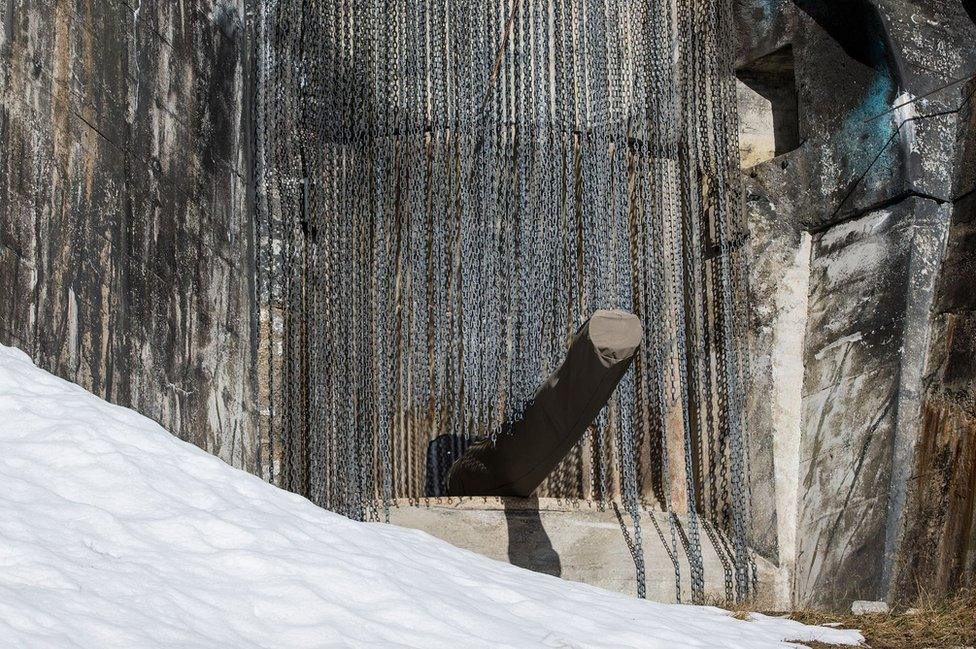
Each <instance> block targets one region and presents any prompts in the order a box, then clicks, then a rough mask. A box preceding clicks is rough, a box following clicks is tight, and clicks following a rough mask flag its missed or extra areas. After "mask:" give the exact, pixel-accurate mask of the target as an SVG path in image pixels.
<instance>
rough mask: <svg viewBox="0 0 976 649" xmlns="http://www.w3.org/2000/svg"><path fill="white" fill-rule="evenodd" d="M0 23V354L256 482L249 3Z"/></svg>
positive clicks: (6, 1) (120, 1) (18, 3)
mask: <svg viewBox="0 0 976 649" xmlns="http://www.w3.org/2000/svg"><path fill="white" fill-rule="evenodd" d="M0 11H2V16H0V25H2V29H0V342H2V343H4V344H8V345H16V346H17V347H20V348H21V349H23V350H24V351H26V352H27V353H29V354H30V355H31V356H32V357H33V358H34V359H35V361H36V362H38V364H39V365H40V366H41V367H43V368H45V369H47V370H50V371H53V372H55V373H56V374H58V375H60V376H62V377H65V378H67V379H70V380H72V381H76V382H78V383H80V384H81V385H83V386H84V387H86V388H88V389H90V390H92V391H93V392H95V393H96V394H98V395H100V396H103V397H105V398H107V399H109V400H110V401H113V402H115V403H118V404H121V405H124V406H131V407H133V408H135V409H137V410H138V411H140V412H142V413H143V414H146V415H148V416H150V417H152V418H154V419H156V420H157V421H159V422H160V423H162V424H163V425H164V426H165V427H166V428H168V429H169V430H171V431H173V432H174V433H176V434H178V435H179V436H180V437H181V438H183V439H187V440H190V441H192V442H194V443H195V444H197V445H199V446H201V447H203V448H205V449H207V450H209V451H211V452H213V453H215V454H217V455H219V456H220V457H222V458H223V459H225V460H227V461H228V462H230V463H231V464H234V465H235V466H239V467H243V468H246V469H249V470H252V471H258V470H259V466H258V464H259V458H258V457H257V454H256V448H257V445H256V443H255V438H256V430H257V425H256V421H257V415H256V413H257V410H256V405H255V401H256V399H255V388H254V386H255V380H254V369H253V368H254V355H255V351H254V349H255V344H256V343H255V339H256V336H255V335H254V334H255V315H254V313H255V308H254V304H253V302H254V300H253V298H252V296H253V294H254V291H253V286H252V281H253V280H252V277H253V270H252V267H253V264H252V261H251V259H252V254H251V248H252V242H251V224H250V218H249V216H248V212H247V210H246V209H245V199H246V186H247V185H246V178H245V175H246V174H245V172H244V165H245V155H244V153H245V150H246V147H245V146H244V145H245V143H246V142H245V138H244V136H243V134H244V133H245V129H244V126H243V120H242V107H243V106H244V102H243V97H244V82H245V75H244V62H245V56H244V52H245V47H244V44H243V31H242V29H241V25H242V13H241V11H242V6H241V3H240V1H239V0H236V1H234V2H230V1H226V0H221V1H220V2H216V1H214V0H179V1H177V0H173V1H168V0H131V1H130V0H2V1H0Z"/></svg>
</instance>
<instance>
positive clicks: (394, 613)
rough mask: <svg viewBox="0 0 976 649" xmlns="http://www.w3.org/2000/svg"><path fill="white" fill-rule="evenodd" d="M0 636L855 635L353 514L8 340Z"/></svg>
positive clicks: (19, 641) (392, 643)
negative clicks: (293, 489)
mask: <svg viewBox="0 0 976 649" xmlns="http://www.w3.org/2000/svg"><path fill="white" fill-rule="evenodd" d="M0 489H2V496H0V646H3V647H31V648H41V647H86V648H88V647H92V648H96V647H97V648H102V647H140V648H142V647H207V648H212V647H235V648H237V647H286V648H293V647H327V646H354V647H363V646H372V647H425V648H426V647H450V648H452V649H454V648H458V647H615V648H616V647H661V648H669V649H673V648H677V647H730V648H732V647H742V648H762V647H770V648H772V647H783V646H788V645H786V644H785V643H783V642H782V641H783V640H784V639H792V640H813V639H820V640H823V641H828V642H838V643H842V642H847V643H856V642H858V641H860V640H861V637H860V635H859V634H857V633H856V632H852V631H840V630H836V629H827V628H818V627H808V626H803V625H801V624H798V623H796V622H791V621H786V620H779V619H776V618H767V617H762V616H757V617H755V618H754V619H753V620H751V621H746V622H744V621H739V620H736V619H734V618H732V617H730V616H729V615H728V614H727V613H726V612H725V611H722V610H720V609H717V608H705V607H691V606H673V605H663V604H654V603H650V602H645V601H640V600H637V599H630V598H627V597H624V596H621V595H617V594H613V593H609V592H605V591H602V590H599V589H596V588H592V587H589V586H586V585H583V584H576V583H571V582H566V581H562V580H560V579H557V578H554V577H549V576H545V575H540V574H535V573H531V572H528V571H524V570H521V569H519V568H515V567H512V566H509V565H507V564H502V563H498V562H495V561H492V560H489V559H486V558H483V557H480V556H478V555H475V554H473V553H470V552H466V551H463V550H459V549H457V548H455V547H453V546H450V545H448V544H446V543H443V542H441V541H438V540H436V539H434V538H432V537H430V536H428V535H426V534H423V533H420V532H416V531H412V530H406V529H400V528H396V527H392V526H388V525H379V524H362V523H356V522H353V521H350V520H348V519H345V518H342V517H340V516H337V515H335V514H332V513H330V512H327V511H324V510H322V509H319V508H318V507H315V506H314V505H312V504H311V503H310V502H308V501H307V500H305V499H303V498H301V497H299V496H296V495H293V494H290V493H287V492H285V491H282V490H280V489H277V488H275V487H272V486H270V485H268V484H266V483H264V482H262V481H261V480H260V479H258V478H256V477H254V476H251V475H248V474H246V473H244V472H242V471H238V470H236V469H233V468H231V467H230V466H227V465H226V464H224V463H223V462H222V461H220V460H219V459H217V458H215V457H212V456H210V455H208V454H207V453H205V452H204V451H202V450H199V449H197V448H196V447H194V446H191V445H190V444H187V443H184V442H182V441H180V440H178V439H176V438H175V437H173V436H171V435H169V434H168V433H167V432H166V431H164V430H163V429H162V428H161V427H160V426H159V425H157V424H156V423H154V422H152V421H151V420H149V419H146V418H145V417H142V416H141V415H139V414H137V413H135V412H133V411H131V410H127V409H125V408H120V407H117V406H113V405H110V404H108V403H106V402H104V401H102V400H100V399H98V398H96V397H94V396H93V395H91V394H89V393H87V392H86V391H84V390H83V389H81V388H80V387H78V386H76V385H73V384H71V383H68V382H66V381H63V380H61V379H58V378H56V377H54V376H52V375H50V374H48V373H47V372H44V371H42V370H39V369H37V368H36V367H35V366H34V365H33V364H32V363H31V362H30V360H29V359H28V358H27V356H26V355H24V354H23V353H21V352H19V351H18V350H15V349H11V348H8V347H2V346H0Z"/></svg>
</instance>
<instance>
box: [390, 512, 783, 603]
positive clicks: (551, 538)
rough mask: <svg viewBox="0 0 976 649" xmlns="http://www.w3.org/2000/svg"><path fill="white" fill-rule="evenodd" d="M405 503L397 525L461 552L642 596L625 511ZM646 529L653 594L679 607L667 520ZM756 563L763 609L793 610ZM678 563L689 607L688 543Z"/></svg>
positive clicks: (717, 594) (718, 584) (712, 572)
mask: <svg viewBox="0 0 976 649" xmlns="http://www.w3.org/2000/svg"><path fill="white" fill-rule="evenodd" d="M397 505H398V506H397V507H395V508H393V509H391V511H390V522H391V523H393V524H395V525H400V526H402V527H409V528H414V529H418V530H423V531H425V532H427V533H428V534H431V535H433V536H436V537H437V538H440V539H443V540H445V541H447V542H449V543H451V544H453V545H456V546H458V547H461V548H465V549H468V550H471V551H473V552H477V553H479V554H482V555H484V556H487V557H491V558H492V559H497V560H499V561H507V562H509V563H512V564H514V565H517V566H521V567H523V568H528V569H530V570H535V571H537V572H542V573H546V574H551V575H555V576H559V577H562V578H564V579H569V580H571V581H579V582H583V583H587V584H591V585H594V586H599V587H600V588H605V589H607V590H612V591H617V592H620V593H624V594H627V595H635V594H636V592H637V581H636V572H635V568H634V559H633V555H632V554H631V552H630V549H629V548H628V544H627V539H626V538H625V536H624V532H623V530H622V529H621V524H620V520H621V519H622V520H623V522H624V523H625V524H626V525H627V530H628V534H632V530H631V526H630V517H629V516H628V515H627V514H626V512H624V510H623V508H619V509H616V508H614V507H613V506H612V505H608V506H606V508H604V509H603V510H601V509H600V507H599V506H597V505H596V504H595V503H587V502H581V501H563V500H556V499H551V498H543V499H522V498H483V497H476V498H430V499H423V500H419V501H400V502H399V503H398V504H397ZM618 512H619V516H620V518H618ZM655 523H656V525H655ZM681 524H682V526H683V527H684V528H685V530H687V523H686V521H685V520H683V519H682V521H681ZM641 531H642V537H643V545H644V561H645V566H646V567H645V570H646V575H647V577H646V584H647V597H648V599H653V600H656V601H661V602H674V601H676V589H675V566H674V562H673V561H672V559H671V557H670V556H669V552H668V550H670V548H671V531H670V528H669V526H668V518H667V515H666V514H665V513H664V512H661V511H656V510H650V509H645V510H644V511H643V513H642V516H641ZM701 541H702V555H703V560H704V573H705V592H706V598H707V600H708V601H709V603H721V602H723V601H724V600H725V577H726V569H725V567H724V566H723V564H722V560H721V559H720V558H719V554H718V553H717V552H716V550H715V548H714V547H713V545H712V543H711V542H710V541H709V538H708V536H707V535H706V534H704V533H702V535H701ZM665 543H667V545H665ZM755 561H756V576H757V584H758V589H757V598H756V599H757V602H756V603H757V605H761V606H764V607H771V608H778V607H780V606H784V605H788V592H789V591H788V588H787V586H788V584H787V583H786V581H787V580H786V578H785V577H784V576H783V575H784V573H782V572H781V571H780V570H779V569H777V567H776V566H774V565H773V564H772V563H770V562H769V561H767V560H766V559H763V558H762V557H755ZM678 565H679V568H680V575H681V592H682V600H683V601H685V602H689V601H690V598H691V586H690V582H689V575H690V569H689V564H688V559H687V556H686V554H685V552H684V549H683V548H682V546H681V541H680V539H679V541H678ZM729 569H730V570H731V567H730V568H729ZM784 597H785V598H786V601H785V602H784V601H783V599H784Z"/></svg>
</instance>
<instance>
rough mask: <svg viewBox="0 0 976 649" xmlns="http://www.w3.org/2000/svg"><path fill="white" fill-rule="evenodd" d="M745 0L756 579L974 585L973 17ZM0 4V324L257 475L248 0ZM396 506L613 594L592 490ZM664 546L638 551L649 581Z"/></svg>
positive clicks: (797, 591) (897, 2)
mask: <svg viewBox="0 0 976 649" xmlns="http://www.w3.org/2000/svg"><path fill="white" fill-rule="evenodd" d="M841 5H843V6H842V7H841ZM855 5H856V6H855ZM736 10H737V13H738V23H739V32H740V33H739V48H740V49H739V57H738V58H739V64H740V70H741V73H740V78H741V79H742V81H743V89H742V92H741V93H740V96H741V97H743V101H744V102H745V101H749V102H751V106H752V107H753V108H754V109H755V110H754V111H753V112H752V113H749V114H750V115H751V116H752V117H754V118H755V119H752V120H743V121H744V122H746V125H747V126H748V127H749V128H751V129H752V131H751V132H747V133H745V135H746V136H747V137H743V141H744V142H745V143H746V144H749V145H750V146H751V151H749V152H747V155H744V160H745V162H744V166H745V167H746V169H745V174H746V189H747V191H746V205H745V207H746V210H747V214H748V219H749V228H750V234H751V237H750V245H751V247H752V265H751V283H752V287H751V288H752V292H753V296H752V298H753V304H752V312H751V321H750V327H751V331H752V336H753V340H752V350H753V353H752V363H751V364H752V368H753V378H752V385H751V386H750V393H751V395H752V396H751V399H750V404H749V408H750V419H751V424H752V433H751V435H752V441H751V446H750V465H751V469H752V502H753V509H754V512H753V521H752V532H751V535H752V545H753V548H754V549H755V550H756V551H757V552H758V553H759V554H760V555H761V557H762V560H761V562H760V582H761V584H762V588H763V589H764V592H765V593H766V595H767V596H768V598H769V599H772V600H773V601H775V602H776V603H778V604H780V605H789V604H791V603H795V604H798V605H822V606H828V607H843V606H845V605H846V604H847V603H848V602H849V601H850V600H851V599H877V598H883V597H894V596H910V595H911V594H912V592H913V590H914V589H915V588H916V585H917V584H918V583H922V584H923V585H925V586H926V587H928V588H932V589H935V590H938V589H944V590H949V589H951V588H955V587H959V586H963V585H966V584H967V583H968V582H967V580H968V581H969V582H971V580H972V575H973V574H974V570H976V550H974V547H976V542H974V538H976V516H974V494H976V484H974V481H976V444H974V441H973V440H974V439H976V423H974V422H976V408H974V405H973V404H974V398H976V397H974V394H973V385H974V379H976V365H974V362H973V358H974V355H976V342H974V341H976V320H974V316H973V312H974V309H976V304H974V301H973V300H974V298H973V296H974V294H976V291H974V290H973V277H974V268H973V263H974V261H973V260H974V259H976V237H974V234H973V232H974V230H973V228H974V226H973V221H974V214H976V212H974V209H976V208H974V205H976V203H974V198H973V196H974V191H973V190H974V187H976V177H974V172H973V169H974V164H976V162H974V161H976V155H974V150H976V144H974V140H973V133H974V132H976V123H974V121H973V115H974V110H973V102H972V97H973V92H974V88H976V86H974V85H973V83H972V82H970V83H968V84H952V82H953V81H954V80H956V79H960V78H964V77H965V76H966V75H967V74H972V72H973V70H974V69H976V53H974V52H973V50H972V47H971V44H972V43H973V42H976V28H974V23H973V21H974V16H976V9H974V8H973V5H972V3H971V2H969V1H968V0H951V1H948V2H923V1H921V0H872V1H871V2H868V1H867V0H865V1H864V2H858V3H840V2H830V1H827V0H822V1H816V0H738V1H737V3H736ZM2 11H3V13H2V21H0V22H2V27H3V29H2V31H0V94H2V97H3V99H2V106H0V342H2V343H3V344H13V345H16V346H18V347H20V348H22V349H24V350H25V351H27V352H28V353H30V354H31V355H32V356H33V357H34V358H35V360H37V361H38V363H39V364H40V365H41V366H42V367H44V368H45V369H49V370H51V371H54V372H56V373H57V374H59V375H61V376H63V377H65V378H68V379H70V380H73V381H77V382H78V383H80V384H82V385H83V386H85V387H86V388H88V389H90V390H92V391H93V392H95V393H97V394H99V395H101V396H104V397H106V398H108V399H109V400H111V401H113V402H115V403H119V404H121V405H125V406H130V407H133V408H135V409H137V410H139V411H140V412H142V413H144V414H146V415H148V416H150V417H153V418H154V419H156V420H158V421H160V422H161V423H162V424H163V425H164V426H166V427H167V428H168V429H169V430H171V431H173V432H174V433H176V434H178V435H179V436H180V437H182V438H184V439H187V440H190V441H192V442H193V443H195V444H197V445H199V446H201V447H203V448H205V449H207V450H209V451H211V452H213V453H215V454H216V455H219V456H220V457H222V458H223V459H225V460H226V461H228V462H230V463H231V464H233V465H235V466H238V467H241V468H244V469H247V470H249V471H252V472H254V473H258V474H264V467H263V466H262V457H261V453H260V449H261V444H260V434H259V428H260V426H259V424H260V419H261V412H260V404H261V398H260V397H261V395H260V391H259V380H258V373H259V372H260V371H261V370H260V369H259V368H261V367H262V359H261V358H259V354H258V350H259V349H263V348H264V346H263V345H261V344H259V338H260V333H259V332H260V331H261V329H260V327H259V316H258V313H259V308H258V299H257V297H256V288H255V282H254V272H253V262H254V259H253V255H254V244H253V224H252V223H251V218H250V213H249V210H248V209H247V200H248V189H249V182H248V172H247V155H246V154H247V151H248V141H247V136H246V134H247V132H248V128H247V124H246V122H247V119H246V117H247V111H246V107H247V105H248V102H247V97H248V89H247V83H248V67H247V66H248V57H247V51H248V47H247V44H246V30H245V29H244V26H243V11H244V6H243V5H242V3H241V0H226V1H225V0H221V1H219V2H217V1H215V0H188V1H186V2H183V3H170V2H162V1H161V0H157V1H146V0H143V1H142V2H135V3H132V2H128V1H127V0H41V1H37V2H32V1H29V0H6V2H4V3H3V5H2ZM851 25H853V26H854V27H851ZM852 29H854V30H855V31H854V32H853V34H854V35H855V36H856V37H857V38H852V31H851V30H852ZM947 84H950V85H947ZM794 89H795V98H794V100H793V101H791V98H790V94H791V93H792V92H794ZM933 91H934V92H933ZM764 102H766V103H768V106H766V105H765V104H764ZM893 107H894V110H892V108H893ZM745 113H748V111H744V114H745ZM770 129H771V130H770ZM533 512H534V514H533ZM540 512H541V513H540ZM653 516H654V514H653V513H649V514H648V519H647V520H646V521H645V525H644V529H645V535H653V533H654V532H653V531H652V530H654V529H655V526H654V521H652V520H651V518H652V517H653ZM535 518H538V521H539V524H538V525H536V524H535V523H534V522H533V521H534V520H535ZM513 521H514V522H513ZM394 522H397V523H400V524H404V525H409V526H414V527H419V528H422V529H425V530H427V531H429V532H431V533H432V534H435V535H438V536H443V537H445V538H448V539H449V540H452V541H453V542H455V543H457V544H459V545H463V546H467V547H471V548H472V549H475V550H478V551H481V552H485V553H487V554H492V553H494V555H495V556H497V558H501V559H508V560H510V561H513V562H515V563H520V562H521V563H523V564H525V565H527V566H528V567H532V568H534V569H543V570H545V569H547V568H550V569H551V567H552V565H553V553H555V555H556V556H555V558H556V561H557V562H559V561H560V560H561V563H560V571H561V574H563V575H564V576H566V577H569V578H574V579H580V580H583V581H589V582H593V583H599V584H600V585H604V586H606V587H610V588H615V589H619V590H622V591H625V592H632V585H633V581H632V577H631V573H630V572H629V571H630V570H632V564H629V563H628V561H629V557H628V556H627V554H626V546H625V545H621V544H623V543H624V538H623V537H622V536H614V538H615V539H619V540H620V542H621V544H615V542H613V543H611V542H606V541H605V539H606V538H608V537H607V535H608V534H610V533H613V534H614V535H617V534H619V527H615V526H616V525H617V522H616V520H615V518H614V517H613V514H612V512H610V511H594V510H591V509H590V508H588V507H585V506H583V505H579V506H571V507H567V506H565V505H564V504H559V503H551V502H546V503H541V504H540V503H531V502H529V503H518V504H516V505H513V504H511V503H508V504H506V503H504V502H500V501H499V502H496V501H490V502H489V501H484V502H474V501H471V502H466V503H450V502H443V501H431V502H429V503H403V506H402V507H401V508H400V509H399V510H397V512H396V513H395V515H394ZM503 524H504V525H506V527H502V526H503ZM503 529H504V530H507V534H505V533H503V532H502V530H503ZM478 530H482V531H487V532H486V533H479V531H478ZM540 530H541V532H540ZM592 530H599V534H596V533H594V532H592ZM488 532H490V533H488ZM600 535H603V536H600ZM651 546H652V547H656V546H653V544H651ZM506 549H507V551H505V550H506ZM659 554H660V553H659ZM655 556H656V558H657V559H660V558H661V556H657V555H655ZM662 556H663V555H662ZM709 561H711V563H709V564H708V566H707V569H708V570H709V575H708V578H709V579H710V580H712V581H713V582H714V583H715V584H720V582H721V580H722V577H723V575H722V570H723V569H722V567H721V565H720V564H719V563H716V561H717V559H716V560H714V561H713V560H711V559H710V560H709ZM669 565H670V560H668V563H667V564H665V563H662V562H656V560H655V559H654V558H652V559H651V560H650V561H649V566H650V569H652V570H658V571H659V572H658V573H656V579H657V583H659V584H660V585H661V587H660V588H659V589H658V590H657V591H654V590H652V593H654V594H655V595H656V596H658V597H660V598H666V597H668V593H669V592H671V586H673V584H670V585H669V584H668V579H669V578H670V575H669V574H668V570H669V569H670V568H669ZM593 566H599V568H598V569H593Z"/></svg>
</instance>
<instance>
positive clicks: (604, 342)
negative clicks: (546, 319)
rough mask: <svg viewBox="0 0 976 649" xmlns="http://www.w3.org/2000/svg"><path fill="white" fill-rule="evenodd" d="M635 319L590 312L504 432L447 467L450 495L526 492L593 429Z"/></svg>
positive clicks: (632, 336) (629, 353) (624, 363)
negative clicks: (559, 360)
mask: <svg viewBox="0 0 976 649" xmlns="http://www.w3.org/2000/svg"><path fill="white" fill-rule="evenodd" d="M641 338H642V329H641V323H640V320H639V319H638V318H637V316H635V315H633V314H631V313H627V312H626V311H619V310H600V311H597V312H596V313H594V314H593V315H592V316H591V317H590V319H589V320H587V321H586V322H585V323H584V324H583V325H582V326H581V327H580V328H579V330H578V331H577V332H576V334H575V335H574V336H573V339H572V341H571V342H570V347H569V351H568V353H567V354H566V358H565V359H564V360H563V362H562V364H561V365H560V366H559V368H558V369H557V370H556V371H555V373H553V375H552V376H550V377H549V379H548V380H546V381H545V383H543V384H542V386H541V387H539V389H538V390H537V391H536V393H535V396H534V398H533V399H532V401H530V402H529V404H528V405H527V406H526V408H525V411H524V412H523V414H522V417H521V418H519V419H518V420H517V421H516V422H514V423H513V424H512V425H511V426H509V427H508V428H507V430H505V431H502V432H501V433H500V434H498V435H496V436H495V439H494V440H491V439H486V440H483V441H480V442H478V443H476V444H474V445H472V446H471V447H470V448H469V449H468V450H467V451H466V452H465V453H464V455H462V456H461V457H460V458H458V461H457V462H455V463H454V466H452V467H451V471H450V474H449V475H448V492H449V493H450V495H452V496H522V497H526V496H529V495H531V494H532V492H533V491H535V489H536V488H537V487H538V486H539V485H540V484H542V481H543V480H545V478H546V476H548V475H549V473H550V472H551V471H552V470H553V469H554V468H555V467H556V465H558V464H559V462H560V461H561V460H562V459H563V457H565V456H566V454H567V453H568V452H569V451H570V449H572V448H573V446H574V445H575V444H576V443H577V442H578V441H579V440H580V438H581V437H582V436H583V433H584V432H586V429H587V427H588V426H589V425H590V424H592V423H593V420H594V419H596V417H597V415H598V414H599V412H600V410H601V409H602V408H603V406H605V405H606V403H607V401H609V399H610V396H611V395H612V394H613V391H614V389H615V388H616V387H617V384H618V383H619V382H620V379H621V378H623V376H624V374H625V373H626V372H627V369H628V368H629V367H630V365H631V362H632V361H633V358H634V355H635V353H636V352H637V349H638V347H639V346H640V343H641Z"/></svg>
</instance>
